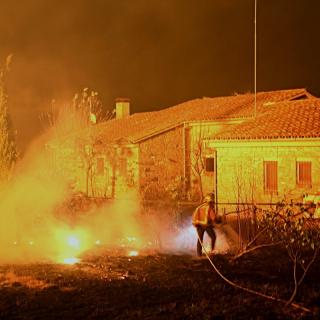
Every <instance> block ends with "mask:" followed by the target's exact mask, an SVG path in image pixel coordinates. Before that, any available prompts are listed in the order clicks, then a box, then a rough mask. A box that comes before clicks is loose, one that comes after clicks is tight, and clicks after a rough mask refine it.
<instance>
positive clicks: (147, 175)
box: [139, 127, 184, 199]
mask: <svg viewBox="0 0 320 320" xmlns="http://www.w3.org/2000/svg"><path fill="white" fill-rule="evenodd" d="M183 175H184V146H183V128H182V127H177V128H174V129H171V130H168V131H166V132H162V133H161V134H159V135H156V136H154V137H152V138H149V139H147V140H144V141H142V142H140V143H139V182H140V192H141V195H142V197H143V198H146V199H161V198H163V197H167V196H170V194H168V192H167V191H168V189H170V188H175V186H177V185H179V184H180V183H181V182H182V181H181V180H182V178H183Z"/></svg>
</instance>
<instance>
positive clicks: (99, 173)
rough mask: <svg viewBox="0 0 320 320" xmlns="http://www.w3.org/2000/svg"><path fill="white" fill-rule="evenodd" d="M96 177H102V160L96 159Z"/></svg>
mask: <svg viewBox="0 0 320 320" xmlns="http://www.w3.org/2000/svg"><path fill="white" fill-rule="evenodd" d="M96 172H97V175H98V176H103V175H104V158H97V171H96Z"/></svg>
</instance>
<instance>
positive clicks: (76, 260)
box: [63, 257, 80, 265]
mask: <svg viewBox="0 0 320 320" xmlns="http://www.w3.org/2000/svg"><path fill="white" fill-rule="evenodd" d="M79 262H80V259H79V258H76V257H71V258H65V259H63V263H64V264H69V265H73V264H76V263H79Z"/></svg>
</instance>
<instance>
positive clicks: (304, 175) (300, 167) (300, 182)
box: [296, 161, 312, 188]
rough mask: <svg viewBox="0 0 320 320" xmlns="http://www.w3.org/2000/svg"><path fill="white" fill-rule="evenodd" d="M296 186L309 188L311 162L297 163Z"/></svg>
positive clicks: (310, 183) (310, 182)
mask: <svg viewBox="0 0 320 320" xmlns="http://www.w3.org/2000/svg"><path fill="white" fill-rule="evenodd" d="M296 168H297V170H296V171H297V186H298V187H306V188H311V186H312V179H311V161H297V165H296Z"/></svg>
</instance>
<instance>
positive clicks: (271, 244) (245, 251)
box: [232, 241, 282, 261]
mask: <svg viewBox="0 0 320 320" xmlns="http://www.w3.org/2000/svg"><path fill="white" fill-rule="evenodd" d="M281 243H282V241H279V242H274V243H265V244H260V245H257V246H255V247H252V248H250V249H246V248H245V250H244V251H242V252H240V253H239V254H237V255H236V256H235V257H233V258H232V260H233V261H234V260H237V259H239V258H240V257H242V256H243V255H245V254H247V253H249V252H252V251H255V250H257V249H261V248H265V247H272V246H277V245H279V244H281Z"/></svg>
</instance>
